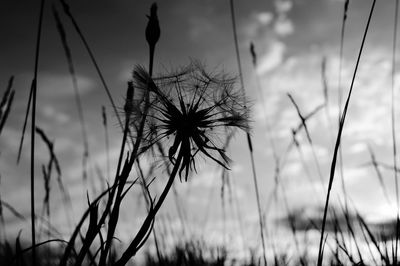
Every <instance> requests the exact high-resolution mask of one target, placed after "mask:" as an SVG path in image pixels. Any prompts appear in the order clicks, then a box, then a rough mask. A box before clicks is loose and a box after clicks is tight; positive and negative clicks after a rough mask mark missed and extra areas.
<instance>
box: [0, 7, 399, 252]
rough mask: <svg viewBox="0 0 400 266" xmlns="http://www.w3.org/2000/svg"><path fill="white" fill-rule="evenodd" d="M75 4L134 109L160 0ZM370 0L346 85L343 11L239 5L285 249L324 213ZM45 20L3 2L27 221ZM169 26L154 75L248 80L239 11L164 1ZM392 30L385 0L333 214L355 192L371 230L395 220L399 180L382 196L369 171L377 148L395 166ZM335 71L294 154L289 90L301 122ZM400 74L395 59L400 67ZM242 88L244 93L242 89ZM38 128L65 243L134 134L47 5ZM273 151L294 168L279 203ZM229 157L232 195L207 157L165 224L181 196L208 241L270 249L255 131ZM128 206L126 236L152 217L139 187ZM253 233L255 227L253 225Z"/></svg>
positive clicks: (1, 142) (0, 143)
mask: <svg viewBox="0 0 400 266" xmlns="http://www.w3.org/2000/svg"><path fill="white" fill-rule="evenodd" d="M68 3H69V4H70V7H71V12H72V14H73V15H74V16H75V18H76V20H77V22H78V24H79V26H80V27H81V29H82V31H83V33H84V35H85V37H86V39H87V41H88V43H89V45H90V47H91V49H92V51H93V53H94V55H95V57H96V60H97V62H98V65H99V67H100V69H101V71H102V73H103V75H104V78H105V80H106V82H107V84H108V86H109V88H110V89H111V94H112V97H113V99H114V101H115V102H116V104H117V106H118V107H119V109H120V110H122V107H123V104H124V95H125V91H126V87H127V85H126V84H127V81H128V80H130V79H131V72H132V69H133V67H134V66H135V65H137V64H140V65H144V66H147V64H148V63H147V62H148V46H147V43H146V41H145V36H144V29H145V27H146V23H147V18H146V16H145V15H146V14H149V7H150V5H151V2H149V1H143V0H138V1H126V0H117V1H105V0H99V1H96V2H94V1H69V2H68ZM371 3H372V1H365V0H352V1H350V4H349V9H348V17H347V21H346V28H345V34H344V46H343V59H342V71H341V82H340V84H339V64H340V57H339V51H340V49H339V47H340V32H341V31H340V30H341V23H342V17H343V6H344V1H342V0H296V1H291V0H275V1H272V0H268V1H258V0H254V1H235V15H236V24H237V33H238V43H239V52H240V57H241V63H242V66H241V67H242V69H243V78H244V87H245V91H246V94H247V97H248V99H249V102H250V106H251V120H252V121H251V127H252V130H251V136H252V141H253V146H254V158H255V166H256V173H257V179H258V185H259V191H260V202H261V207H262V209H263V212H265V213H266V212H267V211H268V213H267V215H266V217H267V218H266V226H267V228H276V230H275V231H274V233H275V234H276V235H277V238H278V239H281V245H282V246H285V245H286V244H287V243H285V241H284V240H282V239H285V238H284V237H283V236H286V235H287V234H288V233H287V231H288V230H287V226H285V224H286V223H285V217H286V216H287V213H288V210H289V211H290V212H295V213H298V217H299V219H301V218H304V219H306V218H307V217H315V216H317V217H319V216H320V215H321V206H323V204H322V203H323V199H324V197H325V195H326V189H327V186H328V180H329V171H330V165H331V161H332V156H333V148H334V141H335V139H336V136H337V121H338V112H339V102H340V101H339V97H338V95H339V94H340V92H341V94H342V97H343V98H342V103H343V102H344V99H345V96H346V95H347V93H348V90H349V88H350V83H351V78H352V76H353V73H354V68H355V63H356V59H357V55H358V52H359V49H360V44H361V40H362V35H363V32H364V30H365V25H366V21H367V18H368V13H369V10H370V8H371ZM52 4H54V6H55V7H56V8H57V10H58V12H59V13H60V17H61V20H62V22H63V24H64V26H65V29H66V35H67V41H68V44H69V46H70V49H71V53H72V58H73V61H74V66H75V70H76V74H77V77H78V86H79V94H80V97H81V102H82V105H83V110H84V120H85V126H86V130H87V132H88V139H89V154H90V156H89V168H90V169H89V175H88V179H87V180H83V179H82V152H83V150H82V149H83V140H82V134H81V130H82V129H81V126H80V123H79V119H78V112H77V105H76V101H75V94H74V90H73V87H72V80H71V76H70V75H69V72H68V65H67V60H66V57H65V54H64V50H63V47H62V43H61V41H60V36H59V34H58V32H57V28H56V24H55V20H54V18H53V14H52V12H51V5H52ZM38 12H39V3H38V1H27V0H24V1H11V0H5V1H2V2H1V3H0V35H1V36H3V38H2V39H3V41H2V42H0V51H1V52H0V92H1V94H3V91H5V88H6V86H7V82H8V79H9V77H10V76H11V75H13V76H14V78H15V79H14V86H13V88H14V89H15V91H16V95H15V100H14V103H13V106H12V112H11V114H10V116H9V119H8V121H7V124H6V126H5V128H4V130H3V132H2V134H1V136H0V174H1V186H0V195H1V198H2V199H3V200H4V201H6V202H7V203H9V204H11V205H12V206H13V207H14V208H15V209H16V210H18V211H19V212H20V213H21V214H23V215H24V216H25V217H29V207H30V203H29V185H30V183H29V158H30V156H29V142H28V141H26V142H25V144H24V147H23V150H22V157H21V161H20V163H19V164H18V165H17V164H16V158H17V151H18V145H19V139H20V136H21V130H22V126H23V121H24V116H25V111H26V106H27V101H28V95H29V88H30V83H31V80H32V78H33V68H34V51H35V43H36V39H35V38H36V27H37V21H38ZM158 17H159V21H160V27H161V37H160V40H159V42H158V43H157V47H156V52H155V65H154V73H155V75H157V74H162V73H165V72H169V71H170V70H173V69H178V68H179V67H182V66H185V65H188V64H189V63H190V62H191V61H192V60H199V61H200V62H202V63H203V64H204V65H205V66H207V69H209V70H210V71H217V72H218V71H223V72H225V73H229V74H231V75H233V76H238V65H237V61H236V56H235V46H234V41H233V31H232V22H231V15H230V6H229V1H211V0H206V1H198V0H192V1H184V0H168V1H160V2H159V3H158ZM393 26H394V1H377V4H376V7H375V11H374V14H373V17H372V20H371V25H370V29H369V32H368V36H367V39H366V43H365V47H364V50H363V53H362V57H361V61H360V65H359V69H358V72H357V76H356V78H355V83H354V91H353V95H352V98H351V101H350V106H349V110H348V116H347V118H346V123H345V127H344V132H343V136H342V154H343V178H342V177H341V175H339V174H337V175H336V177H335V180H334V182H333V194H332V205H333V206H337V207H339V208H340V206H341V203H340V202H342V203H343V184H344V188H345V191H346V194H347V195H348V198H349V199H348V201H349V202H351V205H352V206H353V208H354V209H357V210H358V211H359V212H360V213H361V214H362V215H363V216H364V217H365V218H366V219H367V221H369V222H371V223H381V222H387V221H388V220H390V219H392V218H393V217H395V213H396V207H395V204H394V200H395V186H394V174H393V171H390V170H387V169H386V170H385V169H384V168H383V167H381V168H380V169H381V171H382V180H383V184H384V186H382V185H381V183H380V180H379V178H377V174H376V172H375V170H374V168H373V167H371V164H370V163H371V156H370V152H369V149H371V150H372V151H373V152H374V154H375V156H376V159H377V160H378V161H379V162H382V163H384V164H386V165H389V166H391V165H393V156H392V149H393V145H392V135H391V127H390V121H391V116H390V107H391V88H392V87H391V86H392V85H391V84H392V83H391V77H392V76H391V73H392V58H393V57H392V46H393ZM250 43H253V44H254V47H255V51H256V53H257V67H254V66H253V64H252V57H251V53H250ZM397 49H398V48H397ZM323 62H325V76H326V79H325V81H326V84H327V87H326V88H327V91H328V97H327V103H326V104H325V105H324V108H322V109H321V110H319V111H318V112H317V113H316V114H315V115H313V116H312V117H311V118H310V119H308V120H307V128H308V130H309V133H310V136H311V139H312V146H311V145H310V143H309V142H308V140H307V136H306V135H305V131H304V129H302V130H300V131H299V132H298V134H297V135H296V138H297V141H298V143H299V147H300V148H299V149H296V147H293V148H292V149H290V150H289V152H287V153H286V151H287V149H288V147H289V145H290V144H291V142H292V133H291V130H292V129H293V128H296V127H298V125H299V123H300V122H301V121H300V119H299V116H298V114H297V112H296V109H295V107H294V105H293V104H292V102H291V101H290V99H289V97H288V93H290V95H291V96H292V97H293V99H294V100H295V101H296V103H297V105H298V107H299V109H300V111H301V113H302V115H303V116H307V115H308V114H309V113H310V112H312V111H313V110H315V108H317V107H318V106H320V105H321V104H324V103H325V100H326V99H325V98H324V94H323V88H324V85H323V78H322V77H323V75H322V74H323V73H322V65H323ZM398 65H399V60H398V59H397V58H396V60H395V66H396V68H397V69H398ZM399 77H400V76H399V73H398V71H396V73H395V79H394V80H395V84H394V86H395V91H396V92H397V91H398V89H399V82H398V81H399ZM339 85H340V86H339ZM237 86H240V84H239V82H237ZM339 90H340V91H339ZM395 100H399V97H398V95H397V93H396V94H395ZM103 106H104V107H105V108H106V114H107V118H108V134H109V142H110V155H109V156H110V162H109V165H110V168H111V174H109V173H108V170H107V153H106V145H105V131H104V127H103V124H102V113H101V110H102V107H103ZM399 115H400V111H399V110H396V121H398V117H399ZM37 125H38V126H39V127H40V128H42V129H43V130H44V131H45V132H46V134H47V135H48V136H49V138H50V139H51V140H53V141H54V149H55V153H56V155H57V157H58V159H59V161H60V165H61V170H62V179H63V182H64V183H65V185H66V187H67V189H68V191H69V193H70V195H71V197H72V201H73V215H71V214H69V215H66V210H65V209H64V208H62V204H61V202H62V197H61V196H60V192H59V190H58V188H57V183H56V180H55V179H53V181H52V182H51V186H52V194H51V196H50V197H51V205H52V211H51V212H52V218H51V222H52V223H54V224H55V225H58V226H59V228H60V229H59V230H60V231H61V234H62V235H68V232H70V230H71V228H70V227H69V226H68V225H67V222H66V220H68V219H66V216H70V218H71V217H72V218H71V219H72V220H73V219H75V220H77V219H78V217H79V215H80V213H82V211H83V208H84V207H85V204H86V202H87V201H86V193H88V195H89V197H90V198H94V197H95V195H96V193H99V191H100V189H101V188H102V187H104V186H105V179H107V176H109V179H108V180H112V177H113V175H114V173H113V172H112V170H113V169H115V168H116V167H115V165H116V162H117V158H118V154H119V149H120V145H121V138H122V134H121V132H120V130H119V127H118V122H117V119H116V116H115V114H114V113H113V110H112V106H111V104H110V102H109V100H108V98H107V95H106V93H105V91H104V89H103V86H102V84H101V81H100V79H99V77H98V75H97V73H96V71H95V68H94V66H93V64H92V63H91V61H90V57H89V56H88V53H87V52H86V50H85V48H84V46H83V44H82V42H81V40H80V39H79V37H78V35H77V33H76V32H75V30H74V28H73V27H72V25H71V23H70V21H69V20H68V17H67V16H65V14H64V13H63V12H62V9H61V6H60V5H59V3H58V2H57V1H53V2H51V1H47V3H46V6H45V13H44V21H43V31H42V39H41V48H40V60H39V76H38V98H37ZM28 130H29V127H28ZM397 131H398V130H397ZM28 136H29V134H28V135H27V137H26V140H27V139H29V138H28ZM36 143H37V144H36V145H37V152H36V155H35V156H36V177H37V182H36V191H37V193H36V198H35V202H36V204H37V210H38V212H40V211H41V208H42V201H43V196H44V192H43V180H42V177H41V170H40V167H41V165H42V164H45V163H47V161H48V152H47V150H46V146H45V145H44V144H43V142H42V141H41V139H40V138H39V137H37V140H36ZM271 143H273V144H271ZM274 152H275V153H276V155H277V156H278V158H280V159H281V160H280V162H282V161H283V158H286V160H285V163H284V165H280V166H281V175H280V179H279V184H280V185H281V186H280V187H283V188H284V189H283V190H281V189H278V194H277V197H276V198H275V200H271V199H274V197H272V195H273V191H274V189H275V185H276V179H275V178H274V171H275V168H276V162H275V160H274V157H273V154H274ZM227 154H228V155H229V156H230V157H231V159H232V161H233V162H232V164H231V171H230V172H229V178H228V180H229V181H227V182H228V183H229V185H227V184H228V183H225V184H224V185H223V183H222V179H221V173H220V172H221V170H220V168H219V167H218V165H216V164H215V163H214V162H210V161H204V162H203V161H202V163H201V166H202V167H201V169H200V170H199V172H198V173H197V174H193V176H192V177H191V178H189V181H188V182H187V183H185V182H179V181H178V180H177V181H176V183H175V189H176V191H177V195H178V196H177V198H175V196H174V194H173V193H171V194H170V195H169V198H168V199H167V202H166V203H165V206H163V208H162V211H161V213H160V217H163V218H160V219H162V220H163V221H169V223H170V224H172V225H173V226H172V227H174V228H175V229H176V230H180V229H179V228H180V223H179V219H178V218H177V217H178V215H177V211H176V206H175V205H176V204H175V203H174V202H175V201H174V200H178V201H179V202H180V205H181V206H182V208H183V209H184V212H185V215H186V217H187V218H186V219H187V223H188V224H189V226H188V228H189V229H188V230H189V231H192V232H196V233H199V232H200V233H203V234H204V235H207V238H209V239H211V241H214V242H218V241H225V242H226V241H227V239H229V240H230V241H231V243H239V242H246V243H247V245H249V246H252V247H257V246H259V241H260V240H259V239H258V235H259V234H258V230H259V229H258V220H257V219H258V216H257V204H256V196H255V188H254V182H253V176H252V174H251V173H252V169H251V161H250V153H249V150H248V146H247V141H246V135H245V133H243V132H238V133H237V134H236V136H235V138H234V140H233V141H232V143H231V145H230V147H229V148H228V149H227ZM143 161H144V165H143V167H144V170H147V169H148V168H149V165H150V161H151V158H143ZM147 161H149V162H148V163H147ZM337 173H338V171H337ZM159 174H160V175H161V176H156V179H155V182H154V184H152V187H151V189H152V192H153V193H154V195H157V192H158V193H160V191H161V187H162V185H163V184H164V183H165V180H166V177H163V176H162V172H160V173H159ZM99 176H101V177H99ZM134 176H135V175H133V176H132V178H134ZM342 180H344V181H343V182H342ZM222 187H223V188H224V189H225V190H222ZM227 187H228V188H229V189H228V190H227V189H226V188H227ZM385 190H386V191H387V195H388V199H386V197H385V194H384V191H385ZM282 191H283V192H282ZM222 193H225V194H224V196H223V197H224V199H225V200H224V202H225V207H226V210H225V212H224V211H223V209H222V200H221V198H222V196H221V195H222ZM230 198H232V200H229V199H230ZM285 202H287V205H285ZM129 203H130V205H127V206H125V208H127V209H126V212H125V213H123V214H121V220H122V223H121V228H120V229H119V232H129V231H127V230H130V231H132V229H131V228H132V225H136V227H135V226H133V227H134V228H137V226H138V225H139V223H140V218H141V217H142V216H141V215H143V213H144V211H145V207H144V201H143V198H142V197H141V194H140V189H136V188H134V189H133V190H132V193H131V195H129ZM127 204H128V203H127ZM132 207H133V208H134V209H135V211H136V212H137V214H138V215H134V217H132V215H131V213H132V210H130V208H132ZM4 215H5V218H6V224H7V230H6V232H7V233H8V234H9V235H13V234H14V233H15V232H18V230H19V229H23V236H25V237H26V238H27V239H29V223H28V222H26V221H25V222H23V221H20V220H19V219H17V218H16V217H15V216H13V215H12V214H11V213H10V212H7V211H5V213H4ZM67 218H68V217H67ZM244 225H249V226H245V228H244V229H243V228H242V227H243V226H244ZM238 228H242V229H243V231H244V232H243V235H244V239H245V241H243V239H242V236H241V234H238V233H237V232H238ZM160 230H161V229H160ZM268 230H270V229H268ZM268 230H267V231H268ZM132 234H133V233H132ZM122 235H124V237H126V238H127V239H129V238H130V237H132V236H129V234H122ZM316 235H318V234H316ZM124 237H123V238H124Z"/></svg>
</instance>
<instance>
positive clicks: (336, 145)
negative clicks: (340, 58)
mask: <svg viewBox="0 0 400 266" xmlns="http://www.w3.org/2000/svg"><path fill="white" fill-rule="evenodd" d="M375 3H376V0H373V2H372V6H371V9H370V13H369V16H368V21H367V25H366V27H365V31H364V35H363V38H362V41H361V46H360V51H359V53H358V57H357V62H356V66H355V68H354V73H353V77H352V80H351V84H350V89H349V93H348V95H347V99H346V103H345V105H344V109H343V113H342V115H341V118H340V123H339V130H338V134H337V138H336V143H335V149H334V152H333V157H332V163H331V171H330V175H329V184H328V192H327V194H326V201H325V207H324V216H323V220H322V228H321V237H320V241H319V250H318V266H321V265H322V261H323V244H324V238H325V224H326V216H327V213H328V205H329V198H330V194H331V190H332V184H333V179H334V177H335V168H336V160H337V156H338V150H339V147H340V141H341V137H342V132H343V128H344V123H345V121H346V114H347V109H348V107H349V103H350V98H351V93H352V91H353V86H354V80H355V78H356V74H357V70H358V66H359V63H360V59H361V54H362V51H363V48H364V44H365V39H366V37H367V33H368V29H369V25H370V22H371V18H372V14H373V12H374V9H375Z"/></svg>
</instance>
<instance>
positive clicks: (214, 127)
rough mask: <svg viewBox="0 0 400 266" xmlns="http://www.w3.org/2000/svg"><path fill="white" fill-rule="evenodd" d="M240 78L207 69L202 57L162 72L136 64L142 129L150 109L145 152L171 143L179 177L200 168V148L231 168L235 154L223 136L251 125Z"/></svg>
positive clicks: (137, 112)
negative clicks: (237, 86)
mask: <svg viewBox="0 0 400 266" xmlns="http://www.w3.org/2000/svg"><path fill="white" fill-rule="evenodd" d="M234 81H235V80H234V79H233V78H229V77H226V76H224V75H213V74H209V73H207V72H206V71H205V70H204V68H203V66H201V65H200V64H199V63H192V64H191V65H189V66H188V67H186V68H184V69H183V70H181V71H178V72H175V73H172V74H170V75H167V76H163V77H158V78H151V77H150V75H149V74H148V73H147V72H146V70H144V68H142V67H140V66H138V67H136V68H135V69H134V71H133V82H134V85H135V89H136V92H137V93H136V95H137V98H136V99H135V100H134V108H133V109H134V111H133V112H132V114H133V115H134V116H136V117H135V118H133V119H131V121H134V122H133V123H132V126H133V127H134V131H137V129H138V128H139V125H138V124H137V121H140V119H138V118H139V117H143V115H144V114H145V113H146V121H145V125H144V131H143V140H142V141H143V142H144V144H143V146H142V148H141V152H145V151H147V150H149V149H151V148H152V147H153V145H154V144H155V143H161V144H162V145H163V147H164V148H167V149H168V157H169V160H170V161H171V163H173V164H176V163H178V164H179V163H180V169H179V177H180V178H182V173H183V172H185V173H184V177H185V181H187V178H188V175H189V172H190V171H191V170H194V171H196V163H195V157H196V156H197V154H202V155H203V156H205V157H206V158H210V159H212V160H213V161H215V162H217V163H218V164H219V165H221V166H222V167H224V168H227V169H228V165H229V161H230V159H229V158H228V156H227V155H226V154H225V150H224V148H222V147H223V144H222V143H223V141H222V138H223V136H226V132H227V129H228V132H229V130H234V129H235V128H240V129H243V130H248V129H249V126H248V117H249V115H248V109H247V108H246V100H245V98H244V96H243V95H242V94H241V93H240V91H239V90H236V89H235V86H234ZM147 93H148V94H147ZM146 97H148V98H147V99H148V100H146ZM152 150H153V149H152ZM177 158H180V159H181V162H177Z"/></svg>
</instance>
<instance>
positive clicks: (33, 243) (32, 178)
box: [30, 0, 45, 266]
mask: <svg viewBox="0 0 400 266" xmlns="http://www.w3.org/2000/svg"><path fill="white" fill-rule="evenodd" d="M44 3H45V1H44V0H42V1H41V4H40V13H39V25H38V31H37V37H36V51H35V68H34V77H33V85H32V87H31V89H32V93H31V94H32V113H31V115H32V116H31V169H30V171H31V236H32V247H33V248H32V265H33V266H35V265H36V248H35V246H36V236H35V235H36V230H35V130H36V91H37V77H38V67H39V54H40V40H41V33H42V22H43V10H44Z"/></svg>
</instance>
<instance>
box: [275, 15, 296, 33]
mask: <svg viewBox="0 0 400 266" xmlns="http://www.w3.org/2000/svg"><path fill="white" fill-rule="evenodd" d="M274 30H275V32H276V34H278V36H281V37H285V36H287V35H290V34H292V33H293V32H294V26H293V23H292V21H291V20H290V19H289V18H287V17H286V16H279V17H278V19H277V20H276V21H275V24H274Z"/></svg>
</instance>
